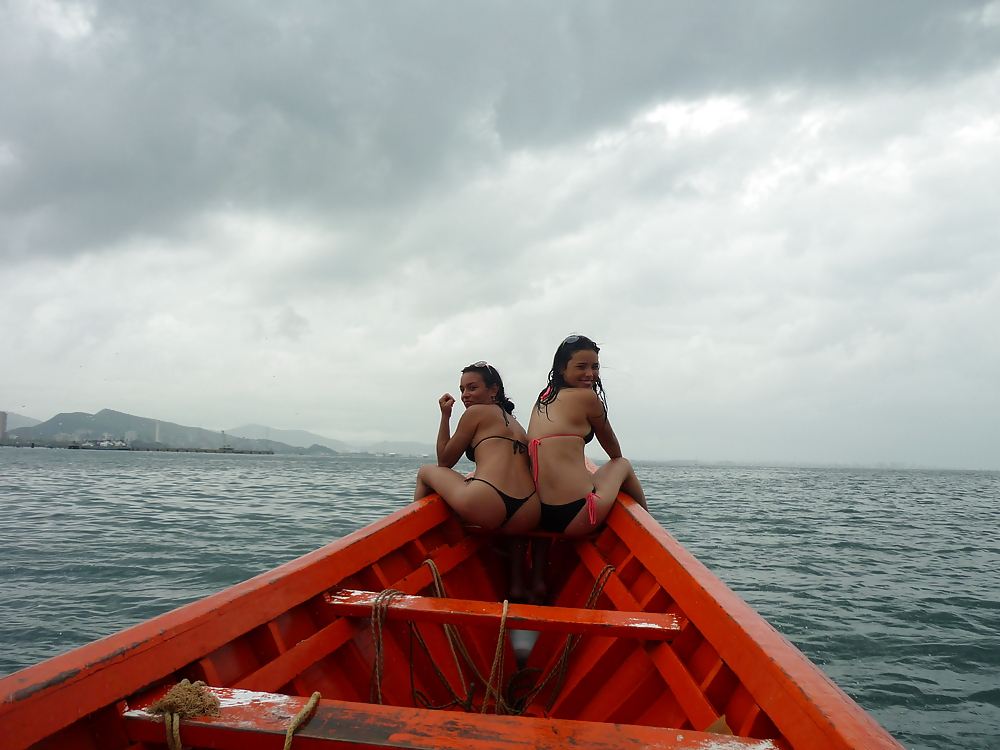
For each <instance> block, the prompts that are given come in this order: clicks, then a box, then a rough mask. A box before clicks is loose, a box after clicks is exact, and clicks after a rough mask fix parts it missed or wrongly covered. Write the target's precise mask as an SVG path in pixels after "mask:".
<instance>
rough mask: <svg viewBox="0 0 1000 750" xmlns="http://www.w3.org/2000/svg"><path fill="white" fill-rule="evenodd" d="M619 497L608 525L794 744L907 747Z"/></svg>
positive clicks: (872, 748)
mask: <svg viewBox="0 0 1000 750" xmlns="http://www.w3.org/2000/svg"><path fill="white" fill-rule="evenodd" d="M618 499H619V501H620V502H618V503H615V505H614V507H613V508H612V510H611V513H610V514H609V516H608V519H607V523H608V525H609V526H610V527H611V529H613V530H614V532H615V533H616V534H618V536H619V537H620V538H621V539H622V540H623V541H624V542H625V543H626V544H628V545H629V548H630V549H632V550H633V552H634V554H635V556H636V557H638V558H639V559H640V560H641V561H642V563H643V564H644V565H645V566H646V568H647V569H648V570H649V571H650V572H651V573H653V575H655V576H656V578H657V580H658V581H659V582H660V583H661V585H663V586H664V587H665V588H666V589H668V591H669V593H670V596H671V597H672V598H673V599H674V600H675V601H676V602H677V603H678V605H679V606H680V607H681V608H682V609H683V611H684V614H685V615H686V616H687V617H688V618H689V619H690V620H691V622H692V623H694V624H695V625H696V626H697V627H698V629H699V630H700V631H701V633H702V635H703V636H704V637H705V638H706V639H707V640H708V641H709V642H711V643H712V645H713V647H714V648H715V649H716V651H717V652H718V654H719V656H721V657H722V659H723V660H724V661H725V662H726V664H727V665H728V666H729V667H730V669H732V670H733V672H734V673H735V674H736V676H737V678H738V679H739V680H740V681H741V682H742V683H743V684H744V685H746V686H747V688H748V689H749V690H750V692H751V694H752V695H753V696H754V697H755V699H756V701H757V702H758V704H759V705H760V707H761V708H762V709H763V711H764V712H765V713H766V714H767V716H768V717H769V718H770V719H771V721H773V722H774V723H775V725H776V726H777V728H778V729H779V730H780V731H781V733H782V735H783V736H784V737H786V738H787V739H788V740H789V742H790V743H791V745H792V746H793V747H796V748H809V750H812V749H813V748H816V750H820V749H822V748H838V749H841V750H847V749H848V748H866V749H870V750H889V749H890V748H891V749H892V750H901V748H902V745H900V744H899V743H898V742H896V740H894V739H893V738H892V737H891V736H890V735H889V733H888V732H886V731H885V730H884V729H883V728H882V727H881V726H879V725H878V723H877V722H876V721H875V720H874V719H872V717H871V716H869V715H868V714H867V713H865V712H864V710H863V709H862V708H861V707H860V706H858V705H857V704H856V703H855V702H854V701H853V700H852V699H851V698H850V697H849V696H848V695H847V694H846V693H844V692H843V691H842V690H841V689H840V688H838V687H837V686H836V685H835V684H834V683H833V681H832V680H831V679H830V678H829V677H827V676H826V675H825V674H823V672H822V671H820V669H819V668H818V667H816V665H814V664H813V663H812V662H810V661H809V660H808V659H806V657H805V656H804V655H803V654H802V653H801V652H800V651H799V650H798V649H797V648H795V646H793V645H792V644H791V643H790V642H789V641H788V640H787V639H786V638H784V636H782V635H781V634H780V633H778V632H777V631H776V630H775V629H774V628H773V627H772V626H771V625H770V624H769V623H768V622H767V621H766V620H764V618H763V617H761V616H760V615H759V614H757V612H755V611H754V610H753V609H752V608H751V607H750V606H749V605H748V604H747V603H746V602H744V601H743V600H742V599H740V598H739V597H738V596H736V594H734V593H733V592H732V591H730V590H729V588H727V587H726V585H725V584H724V583H722V581H720V580H719V579H718V578H717V577H716V576H715V575H713V574H712V573H711V571H709V570H708V568H706V567H705V566H704V565H703V564H702V563H701V562H699V561H698V560H697V559H696V558H695V557H694V556H693V555H692V554H691V553H690V552H688V551H687V550H686V549H684V547H682V546H681V545H680V543H678V542H677V540H676V539H674V538H673V537H672V536H670V534H668V533H667V532H666V531H665V530H664V529H663V528H662V527H660V525H659V524H657V523H656V522H655V521H654V520H653V519H652V518H651V517H650V515H649V514H648V513H646V511H644V510H643V509H642V508H641V507H640V506H639V505H638V503H636V502H635V501H634V500H632V499H631V498H629V497H627V496H626V495H619V498H618ZM659 648H670V647H669V646H664V647H659Z"/></svg>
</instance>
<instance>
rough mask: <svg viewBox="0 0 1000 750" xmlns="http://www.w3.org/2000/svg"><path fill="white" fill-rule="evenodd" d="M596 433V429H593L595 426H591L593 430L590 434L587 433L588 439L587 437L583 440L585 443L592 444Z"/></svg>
mask: <svg viewBox="0 0 1000 750" xmlns="http://www.w3.org/2000/svg"><path fill="white" fill-rule="evenodd" d="M595 432H597V430H595V429H594V427H593V426H591V428H590V432H588V433H587V437H585V438H584V439H583V442H585V443H589V442H590V441H591V440H593V439H594V433H595Z"/></svg>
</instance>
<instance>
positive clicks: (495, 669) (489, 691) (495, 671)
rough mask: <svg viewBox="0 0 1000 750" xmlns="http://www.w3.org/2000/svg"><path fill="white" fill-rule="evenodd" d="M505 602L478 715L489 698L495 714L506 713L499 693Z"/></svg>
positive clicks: (505, 627) (486, 704) (504, 630)
mask: <svg viewBox="0 0 1000 750" xmlns="http://www.w3.org/2000/svg"><path fill="white" fill-rule="evenodd" d="M507 606H508V605H507V600H506V599H504V600H503V613H502V614H501V615H500V633H499V634H498V635H497V650H496V653H495V654H494V656H493V666H492V667H491V668H490V680H489V682H487V683H486V697H485V698H483V708H482V710H481V711H480V713H486V707H487V706H489V704H490V696H493V698H494V704H495V706H496V713H498V714H500V713H504V714H505V713H507V703H506V701H504V697H503V695H502V694H501V692H500V683H501V682H502V681H503V662H504V655H505V653H506V649H505V648H504V636H505V635H506V632H507ZM494 677H496V680H497V686H496V687H493V678H494Z"/></svg>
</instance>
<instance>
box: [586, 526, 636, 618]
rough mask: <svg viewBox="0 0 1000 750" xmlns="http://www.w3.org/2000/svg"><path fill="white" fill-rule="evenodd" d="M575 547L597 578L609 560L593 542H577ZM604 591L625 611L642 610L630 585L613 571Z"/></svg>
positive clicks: (591, 573)
mask: <svg viewBox="0 0 1000 750" xmlns="http://www.w3.org/2000/svg"><path fill="white" fill-rule="evenodd" d="M574 547H575V548H576V553H577V555H579V556H580V562H582V563H583V564H584V565H585V566H586V567H587V570H589V571H590V575H592V576H593V577H594V578H595V579H596V578H597V577H598V576H599V575H600V574H601V571H602V570H603V569H604V566H605V565H607V564H608V561H607V560H605V559H604V556H603V555H602V554H601V553H600V552H598V551H597V548H596V547H595V546H594V545H593V543H592V542H577V543H576V544H575V545H574ZM604 593H605V594H607V596H608V598H609V599H611V603H612V604H614V605H615V606H616V607H617V608H618V609H620V610H622V611H623V612H641V611H642V607H641V606H639V602H637V601H636V600H635V597H634V596H632V592H631V591H629V590H628V587H627V586H626V585H625V584H624V583H622V579H621V578H619V577H618V574H617V573H612V574H611V575H610V576H609V577H608V581H607V583H605V584H604Z"/></svg>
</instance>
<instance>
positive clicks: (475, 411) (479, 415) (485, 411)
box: [462, 404, 496, 422]
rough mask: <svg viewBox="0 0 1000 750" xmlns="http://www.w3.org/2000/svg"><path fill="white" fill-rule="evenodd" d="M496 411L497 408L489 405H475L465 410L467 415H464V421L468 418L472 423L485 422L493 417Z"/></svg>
mask: <svg viewBox="0 0 1000 750" xmlns="http://www.w3.org/2000/svg"><path fill="white" fill-rule="evenodd" d="M495 411H496V408H494V407H492V406H490V405H488V404H473V405H472V406H467V407H466V408H465V413H464V414H463V415H462V419H466V418H468V419H469V420H470V421H474V422H485V421H487V420H488V419H489V418H490V417H492V416H493V412H495Z"/></svg>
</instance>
